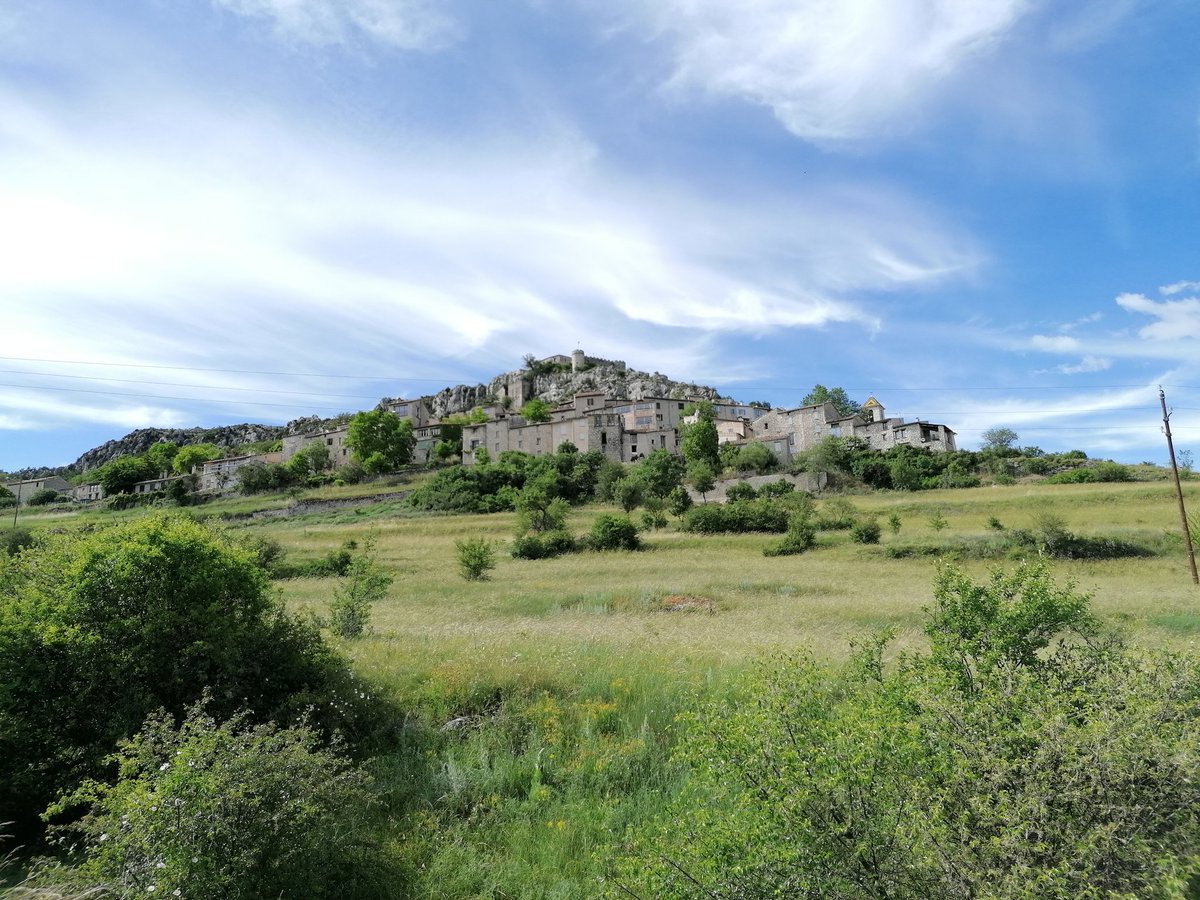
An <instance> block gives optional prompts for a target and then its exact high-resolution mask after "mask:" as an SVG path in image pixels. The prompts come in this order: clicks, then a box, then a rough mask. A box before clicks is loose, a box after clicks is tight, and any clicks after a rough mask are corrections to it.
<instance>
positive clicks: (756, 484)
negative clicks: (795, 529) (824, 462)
mask: <svg viewBox="0 0 1200 900" xmlns="http://www.w3.org/2000/svg"><path fill="white" fill-rule="evenodd" d="M781 479H782V480H783V481H790V482H791V483H792V484H794V485H795V486H796V490H798V491H808V492H809V493H810V494H819V493H820V492H821V491H822V490H823V489H824V487H825V484H826V482H827V481H828V476H827V475H826V474H825V473H824V472H821V473H820V474H819V475H813V474H812V473H810V472H803V473H801V474H799V475H750V476H748V477H745V478H726V479H724V480H722V481H718V482H717V485H716V487H714V488H713V489H712V490H711V491H709V492H708V494H707V495H706V497H707V500H708V502H709V503H713V502H717V503H724V502H725V500H726V499H727V498H726V496H725V493H726V491H728V490H729V489H730V488H731V487H733V486H734V485H735V484H738V483H739V482H742V481H745V482H747V483H748V484H749V485H750V486H751V487H753V488H754V489H755V490H758V489H759V488H760V487H762V486H763V485H764V484H774V483H775V482H776V481H779V480H781ZM688 493H689V494H691V495H692V499H693V500H695V501H696V502H697V503H699V502H701V500H702V499H703V498H701V496H700V492H699V491H696V490H693V489H692V488H690V487H689V488H688Z"/></svg>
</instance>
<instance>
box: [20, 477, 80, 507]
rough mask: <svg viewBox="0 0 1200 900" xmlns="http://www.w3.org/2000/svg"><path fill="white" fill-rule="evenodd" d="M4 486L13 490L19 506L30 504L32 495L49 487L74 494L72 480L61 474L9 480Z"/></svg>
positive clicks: (63, 492) (62, 492)
mask: <svg viewBox="0 0 1200 900" xmlns="http://www.w3.org/2000/svg"><path fill="white" fill-rule="evenodd" d="M4 486H5V487H6V488H8V489H9V490H10V491H12V492H13V496H15V497H16V498H17V505H18V506H26V505H28V503H29V498H30V497H32V496H33V495H34V494H36V493H37V492H38V491H44V490H46V489H47V488H48V489H50V490H52V491H58V492H59V493H61V494H68V495H72V486H71V482H69V481H67V479H65V478H63V477H62V476H60V475H43V476H42V477H41V478H27V479H25V480H24V481H9V482H6V483H5V485H4Z"/></svg>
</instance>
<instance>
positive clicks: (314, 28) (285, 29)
mask: <svg viewBox="0 0 1200 900" xmlns="http://www.w3.org/2000/svg"><path fill="white" fill-rule="evenodd" d="M212 2H213V3H215V4H216V5H218V6H221V7H224V8H225V9H228V10H230V11H232V12H235V13H237V14H239V15H243V16H249V17H251V18H258V19H268V20H270V21H271V22H272V23H273V24H274V27H275V30H276V32H277V33H278V34H279V35H280V36H281V37H283V38H285V39H287V40H291V41H296V42H298V43H303V44H346V43H349V42H351V41H352V40H354V39H355V38H356V37H358V36H365V37H367V38H369V39H371V40H372V41H376V42H378V43H380V44H385V45H387V46H391V47H396V48H399V49H402V50H438V49H441V48H442V47H445V46H446V45H448V44H451V43H453V42H454V41H456V40H457V39H458V38H459V37H460V36H461V34H462V26H461V24H460V23H459V22H458V21H457V20H456V19H455V18H454V17H453V16H451V15H449V14H448V13H447V12H446V11H445V6H446V4H445V3H443V2H439V0H212Z"/></svg>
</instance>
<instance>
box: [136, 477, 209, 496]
mask: <svg viewBox="0 0 1200 900" xmlns="http://www.w3.org/2000/svg"><path fill="white" fill-rule="evenodd" d="M194 477H195V476H192V475H167V476H163V477H160V478H147V479H146V480H145V481H139V482H137V483H135V484H134V486H133V490H131V491H130V492H129V493H131V494H152V493H154V492H155V491H165V490H166V489H167V488H169V487H170V486H171V485H172V484H174V483H175V482H176V481H186V482H187V483H188V487H191V486H192V484H193V481H192V479H193V478H194Z"/></svg>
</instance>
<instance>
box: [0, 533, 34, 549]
mask: <svg viewBox="0 0 1200 900" xmlns="http://www.w3.org/2000/svg"><path fill="white" fill-rule="evenodd" d="M33 543H34V537H33V532H32V531H30V530H29V529H28V528H8V529H6V530H5V531H2V532H0V553H7V554H9V555H12V554H15V553H19V552H20V551H21V550H24V549H25V548H26V547H32V546H33Z"/></svg>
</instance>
